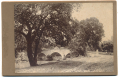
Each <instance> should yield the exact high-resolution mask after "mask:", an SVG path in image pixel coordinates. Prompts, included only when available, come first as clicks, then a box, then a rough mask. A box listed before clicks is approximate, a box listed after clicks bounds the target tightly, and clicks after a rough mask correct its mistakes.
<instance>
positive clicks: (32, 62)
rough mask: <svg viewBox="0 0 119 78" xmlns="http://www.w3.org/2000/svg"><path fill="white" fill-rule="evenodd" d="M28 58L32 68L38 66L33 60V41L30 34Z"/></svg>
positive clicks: (28, 37) (28, 38)
mask: <svg viewBox="0 0 119 78" xmlns="http://www.w3.org/2000/svg"><path fill="white" fill-rule="evenodd" d="M27 56H28V59H29V63H30V66H36V65H37V64H36V62H35V61H34V58H33V51H32V40H31V35H30V34H29V35H28V36H27Z"/></svg>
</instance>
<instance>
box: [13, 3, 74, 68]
mask: <svg viewBox="0 0 119 78" xmlns="http://www.w3.org/2000/svg"><path fill="white" fill-rule="evenodd" d="M72 5H73V4H71V3H40V4H15V9H14V22H15V33H17V34H16V35H15V36H17V35H18V36H19V35H21V36H22V37H21V39H24V38H25V41H26V45H27V46H26V47H27V55H28V58H29V63H30V65H31V66H35V65H37V53H38V52H37V49H38V46H39V43H40V39H41V37H52V38H54V39H55V41H56V43H57V44H60V45H61V44H62V42H63V41H66V42H67V43H68V42H69V39H70V38H69V37H71V34H72V33H71V32H70V30H71V25H70V23H69V22H70V21H72V19H71V11H72V9H73V6H72ZM58 35H60V36H58ZM15 39H16V41H18V40H17V38H16V37H15ZM59 40H60V41H59ZM33 43H34V46H35V47H34V48H35V49H34V51H33V49H32V46H33ZM63 45H64V44H63Z"/></svg>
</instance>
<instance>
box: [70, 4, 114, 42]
mask: <svg viewBox="0 0 119 78" xmlns="http://www.w3.org/2000/svg"><path fill="white" fill-rule="evenodd" d="M72 16H73V17H74V18H75V19H77V20H79V21H81V20H85V19H86V18H90V17H96V18H97V19H98V20H99V22H100V23H102V24H103V29H104V31H105V32H104V34H105V37H103V38H102V41H107V40H111V39H112V36H113V4H112V3H82V4H81V7H80V8H79V11H78V12H76V11H74V12H73V13H72Z"/></svg>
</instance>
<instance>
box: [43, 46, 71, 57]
mask: <svg viewBox="0 0 119 78" xmlns="http://www.w3.org/2000/svg"><path fill="white" fill-rule="evenodd" d="M53 53H58V54H60V55H61V57H62V59H65V58H66V55H67V54H69V53H70V50H69V49H66V48H64V47H61V48H58V47H55V48H54V49H46V50H43V51H42V52H41V54H44V55H46V56H48V55H52V54H53Z"/></svg>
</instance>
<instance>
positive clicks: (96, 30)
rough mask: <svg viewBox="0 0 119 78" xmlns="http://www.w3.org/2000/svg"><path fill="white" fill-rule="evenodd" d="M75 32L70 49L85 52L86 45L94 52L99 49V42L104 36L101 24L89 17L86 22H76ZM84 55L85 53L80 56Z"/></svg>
mask: <svg viewBox="0 0 119 78" xmlns="http://www.w3.org/2000/svg"><path fill="white" fill-rule="evenodd" d="M77 22H78V21H77ZM76 31H77V32H76V34H75V36H74V38H73V39H72V42H71V45H70V46H74V47H72V49H73V50H75V51H76V50H81V51H79V52H82V51H85V50H86V46H87V45H88V46H89V47H90V48H94V49H95V50H96V49H98V48H99V42H100V41H101V39H102V37H103V36H104V30H103V24H102V23H100V22H99V20H98V19H97V18H95V17H91V18H89V19H86V20H81V21H80V22H78V26H77V29H76ZM72 44H73V45H72ZM84 54H85V52H83V53H82V55H84Z"/></svg>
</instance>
